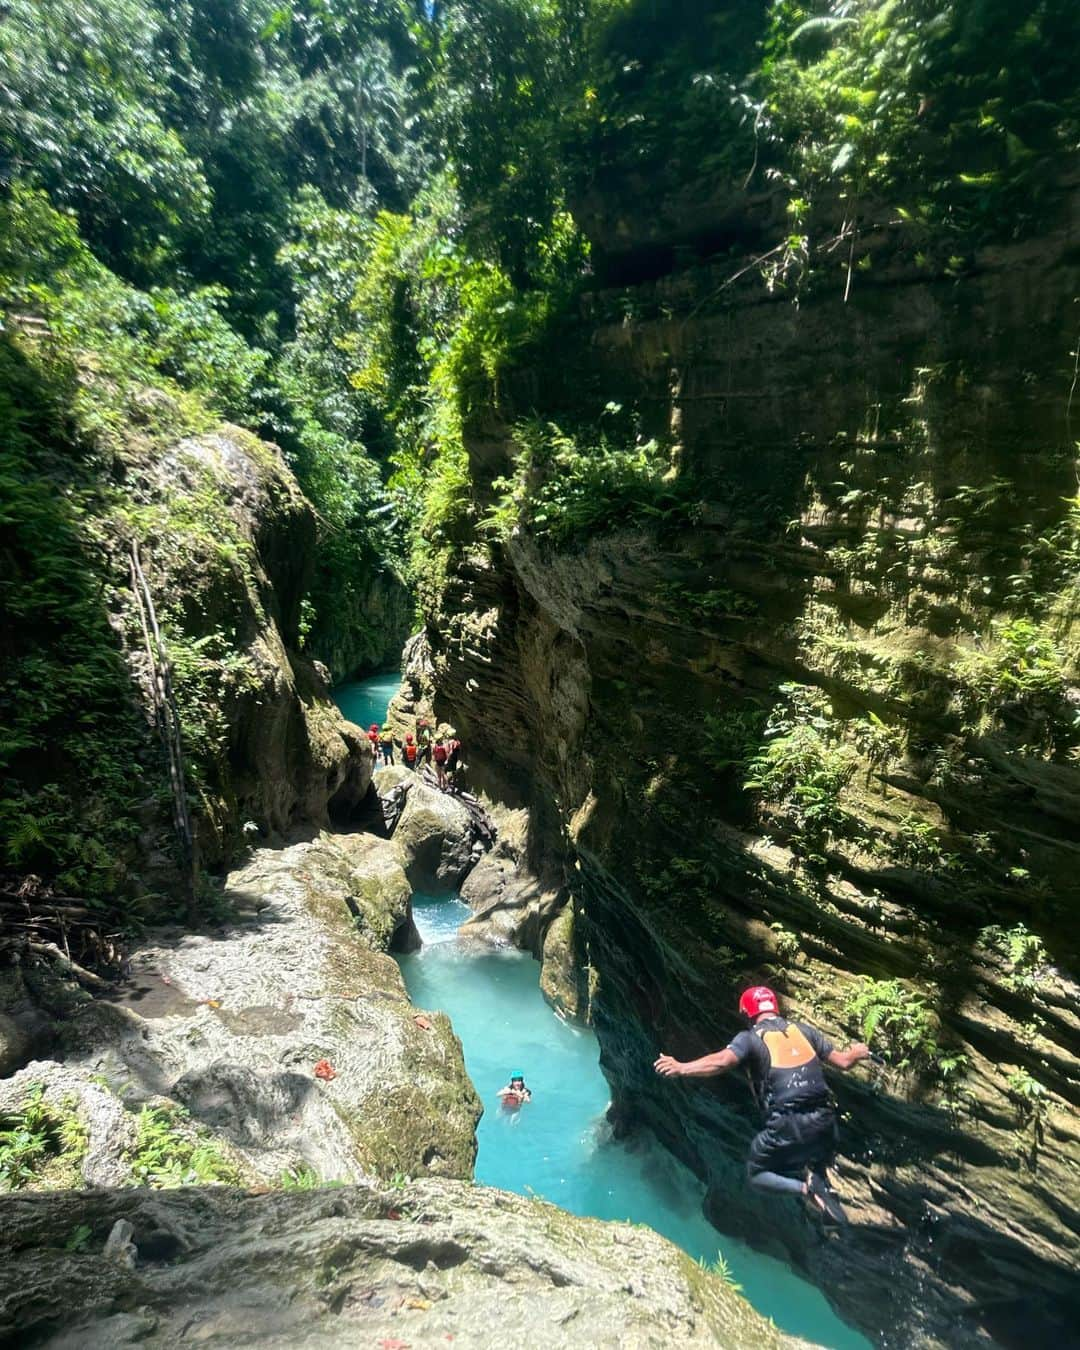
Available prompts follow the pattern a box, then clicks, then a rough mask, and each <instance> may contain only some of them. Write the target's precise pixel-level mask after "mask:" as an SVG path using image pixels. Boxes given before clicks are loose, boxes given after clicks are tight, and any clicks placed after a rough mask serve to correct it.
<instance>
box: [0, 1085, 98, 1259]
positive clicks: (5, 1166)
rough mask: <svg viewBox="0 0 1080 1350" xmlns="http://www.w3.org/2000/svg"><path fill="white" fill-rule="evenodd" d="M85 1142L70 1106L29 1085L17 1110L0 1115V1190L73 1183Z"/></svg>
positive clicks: (80, 1125)
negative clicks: (58, 1103)
mask: <svg viewBox="0 0 1080 1350" xmlns="http://www.w3.org/2000/svg"><path fill="white" fill-rule="evenodd" d="M86 1146H87V1134H86V1129H85V1127H84V1126H83V1125H82V1123H81V1121H80V1120H79V1117H78V1116H77V1114H76V1113H75V1110H74V1108H73V1107H72V1106H71V1105H70V1104H69V1103H63V1104H62V1105H60V1106H57V1105H55V1104H53V1103H51V1102H46V1101H45V1099H44V1089H43V1088H42V1086H41V1084H40V1083H36V1084H34V1085H32V1086H31V1087H30V1088H29V1090H28V1091H27V1094H26V1097H25V1098H24V1099H23V1102H22V1104H21V1106H20V1107H19V1109H18V1111H16V1112H13V1113H10V1114H7V1115H0V1192H2V1191H17V1190H22V1189H23V1188H24V1187H27V1186H34V1187H42V1186H46V1187H47V1186H50V1185H54V1186H64V1185H67V1186H71V1185H73V1184H75V1183H76V1181H77V1178H78V1167H79V1164H80V1163H81V1162H82V1159H83V1157H84V1155H85V1153H86ZM76 1232H78V1230H76Z"/></svg>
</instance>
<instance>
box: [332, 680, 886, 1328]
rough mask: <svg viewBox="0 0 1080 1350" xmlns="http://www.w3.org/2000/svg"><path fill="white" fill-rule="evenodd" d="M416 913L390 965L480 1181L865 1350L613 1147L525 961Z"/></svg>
mask: <svg viewBox="0 0 1080 1350" xmlns="http://www.w3.org/2000/svg"><path fill="white" fill-rule="evenodd" d="M398 684H399V677H398V676H397V675H396V674H387V675H376V676H374V677H373V678H372V679H368V680H355V681H352V682H350V683H348V684H342V685H339V686H338V687H337V689H335V690H334V699H335V701H336V703H337V705H338V707H339V708H340V709H341V711H342V713H343V714H344V715H345V716H346V717H347V718H348V719H349V720H350V721H351V722H355V723H356V724H357V725H358V726H362V727H365V728H366V727H368V726H370V724H371V723H372V722H378V723H379V724H380V725H381V724H382V722H383V720H384V718H385V717H386V707H387V704H388V702H389V701H390V699H391V697H392V696H393V695H394V693H395V692H396V691H397V687H398ZM413 913H414V916H415V918H416V924H417V927H418V928H419V929H420V933H421V936H422V937H423V939H424V946H423V948H422V950H421V951H419V952H416V953H414V954H412V955H410V956H402V957H399V958H398V959H399V962H400V965H401V970H402V974H403V975H404V977H405V983H406V985H407V986H408V990H409V996H410V998H411V999H412V1001H413V1002H414V1003H415V1004H416V1005H417V1006H418V1007H421V1008H428V1009H436V1008H438V1009H442V1010H443V1011H444V1012H446V1013H448V1014H449V1016H450V1018H451V1020H452V1022H453V1024H454V1030H455V1031H456V1032H457V1034H458V1036H460V1038H461V1043H462V1045H463V1046H464V1049H465V1063H466V1065H467V1067H468V1070H469V1076H470V1077H471V1078H472V1080H473V1082H474V1083H475V1084H476V1090H477V1091H478V1092H479V1093H480V1095H481V1097H482V1098H483V1101H484V1115H483V1118H482V1119H481V1121H480V1124H479V1126H478V1128H477V1137H478V1139H479V1144H480V1149H479V1153H478V1155H477V1160H476V1178H477V1180H478V1181H482V1182H485V1183H486V1184H487V1185H489V1186H499V1187H502V1188H503V1189H504V1190H508V1191H517V1192H518V1193H519V1194H521V1195H539V1196H542V1197H543V1198H544V1199H546V1200H552V1201H554V1202H555V1204H557V1205H562V1206H563V1208H564V1209H568V1210H570V1211H571V1212H572V1213H574V1214H587V1215H592V1216H594V1217H595V1218H599V1219H629V1220H631V1221H632V1222H634V1223H647V1224H648V1225H649V1226H650V1227H651V1228H655V1229H656V1231H657V1232H658V1233H662V1234H663V1235H664V1236H665V1237H667V1238H670V1239H671V1241H672V1242H675V1243H677V1244H678V1246H680V1247H682V1248H683V1250H684V1251H686V1252H689V1254H690V1255H691V1256H693V1257H694V1258H695V1259H700V1260H704V1261H706V1262H710V1263H711V1262H713V1261H715V1260H716V1258H717V1257H718V1256H720V1255H723V1257H724V1260H725V1261H726V1262H727V1264H728V1266H729V1267H730V1269H731V1271H732V1274H733V1275H734V1277H735V1279H736V1280H738V1282H739V1283H740V1284H741V1285H742V1287H743V1292H744V1293H745V1294H746V1296H747V1298H748V1299H749V1300H750V1302H751V1303H753V1305H754V1306H755V1307H756V1308H758V1309H759V1310H760V1311H761V1312H763V1313H765V1314H766V1315H767V1316H769V1317H771V1318H772V1319H773V1321H774V1322H776V1324H777V1326H779V1327H781V1328H782V1329H783V1330H784V1331H787V1332H790V1333H791V1334H792V1335H797V1336H803V1337H805V1338H806V1339H807V1340H810V1341H816V1342H817V1343H818V1344H820V1345H824V1346H829V1347H832V1348H833V1350H870V1343H869V1341H867V1340H866V1339H864V1337H862V1336H861V1335H859V1333H858V1332H855V1331H852V1330H851V1328H850V1327H847V1326H845V1325H844V1323H843V1322H841V1321H840V1320H839V1318H838V1317H837V1316H836V1314H835V1313H834V1312H833V1311H832V1309H831V1308H830V1307H829V1305H828V1303H826V1301H825V1298H824V1296H823V1295H822V1294H821V1293H820V1292H819V1291H818V1290H817V1289H815V1288H814V1287H813V1286H812V1285H810V1284H807V1283H806V1282H805V1281H804V1280H801V1279H799V1277H798V1276H797V1275H795V1274H793V1273H792V1271H790V1270H789V1269H788V1268H787V1267H786V1266H785V1265H783V1264H782V1263H781V1262H779V1261H774V1260H772V1259H771V1258H770V1257H767V1256H760V1255H759V1254H758V1253H757V1252H754V1251H751V1250H750V1248H749V1247H746V1246H744V1245H743V1244H742V1243H740V1242H735V1241H734V1240H732V1239H730V1238H722V1237H721V1235H720V1234H719V1233H718V1232H717V1231H716V1229H715V1228H713V1227H712V1225H711V1224H710V1223H708V1222H706V1220H705V1218H704V1216H703V1215H702V1213H701V1202H702V1197H703V1194H704V1191H703V1188H702V1186H701V1183H700V1182H699V1181H698V1180H697V1178H696V1177H695V1176H694V1175H693V1174H692V1173H691V1172H690V1171H689V1170H688V1169H687V1168H685V1167H683V1166H682V1164H681V1163H679V1162H678V1161H677V1160H676V1159H675V1158H673V1157H672V1156H671V1154H669V1153H668V1152H666V1150H664V1149H662V1148H660V1147H659V1145H657V1144H654V1143H648V1142H645V1141H641V1142H638V1143H636V1144H626V1143H619V1142H616V1141H615V1140H613V1139H612V1138H611V1134H610V1131H609V1130H608V1128H607V1126H606V1123H605V1121H604V1113H605V1111H606V1108H607V1104H608V1090H607V1082H606V1080H605V1078H604V1076H603V1074H602V1073H601V1072H600V1063H599V1049H598V1047H597V1044H596V1037H595V1036H594V1035H593V1033H592V1032H591V1031H587V1030H583V1029H581V1028H578V1027H572V1026H569V1025H568V1024H567V1023H565V1022H562V1021H560V1019H559V1018H557V1017H556V1016H555V1014H554V1013H553V1012H552V1011H551V1009H550V1008H549V1007H548V1005H547V1003H546V1002H545V1001H544V997H543V995H542V994H541V993H540V984H539V979H540V967H539V966H538V965H537V963H536V962H535V961H533V960H532V958H531V957H528V956H526V955H524V954H523V953H521V952H494V951H489V950H487V949H484V948H478V947H477V946H476V945H474V944H469V945H466V944H459V943H458V942H457V940H456V938H457V930H458V926H459V925H460V924H461V923H462V922H463V921H464V920H465V919H467V918H468V917H469V909H468V906H466V905H465V904H463V903H462V902H461V901H460V900H453V899H450V900H447V899H445V898H444V899H438V900H434V899H428V898H426V897H424V896H415V897H414V900H413ZM516 1069H520V1070H521V1071H522V1072H523V1073H524V1074H525V1081H526V1082H527V1083H528V1085H529V1086H530V1088H532V1091H533V1100H532V1101H531V1102H529V1103H527V1104H526V1105H524V1106H522V1107H521V1108H520V1110H518V1111H516V1112H507V1111H504V1110H502V1108H501V1107H500V1105H499V1101H498V1098H497V1097H496V1096H495V1093H496V1092H497V1091H498V1089H499V1088H500V1087H501V1086H502V1085H503V1083H505V1082H506V1080H507V1078H508V1077H509V1075H510V1073H511V1072H512V1071H514V1070H516ZM780 1203H782V1202H778V1204H780Z"/></svg>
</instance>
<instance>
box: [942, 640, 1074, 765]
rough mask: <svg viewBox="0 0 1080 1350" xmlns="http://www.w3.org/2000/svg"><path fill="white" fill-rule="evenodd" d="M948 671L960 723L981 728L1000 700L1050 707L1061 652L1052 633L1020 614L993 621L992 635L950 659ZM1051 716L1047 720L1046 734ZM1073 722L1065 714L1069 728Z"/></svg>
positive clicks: (1060, 683) (1063, 670)
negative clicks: (959, 655)
mask: <svg viewBox="0 0 1080 1350" xmlns="http://www.w3.org/2000/svg"><path fill="white" fill-rule="evenodd" d="M952 672H953V675H954V677H955V679H956V681H957V694H956V699H957V703H958V705H959V707H960V710H961V713H962V715H963V716H964V719H965V722H966V724H967V725H968V726H969V727H971V728H972V729H974V730H981V731H985V730H987V729H988V728H989V727H990V726H991V725H992V723H993V720H994V716H995V712H996V709H997V707H998V705H1000V703H1002V702H1004V701H1011V702H1021V703H1028V704H1031V703H1038V704H1039V705H1040V706H1042V707H1043V708H1045V707H1046V706H1047V705H1049V706H1050V707H1051V708H1054V709H1055V710H1056V706H1057V705H1058V704H1059V703H1060V701H1061V696H1062V695H1063V693H1064V690H1065V686H1066V683H1067V679H1068V670H1067V663H1066V657H1065V654H1064V652H1063V651H1062V649H1061V647H1060V646H1059V645H1058V643H1057V642H1056V641H1055V639H1054V637H1053V636H1052V634H1051V633H1050V632H1049V631H1048V630H1047V628H1046V627H1045V626H1044V625H1042V624H1039V623H1036V622H1034V621H1033V620H1031V619H1025V618H1014V619H1009V620H1006V621H1004V622H1001V623H995V624H994V626H993V635H992V637H991V638H990V639H989V640H987V641H986V642H985V643H984V644H983V645H982V646H981V647H980V648H978V649H977V650H972V651H968V652H966V653H965V654H964V655H963V656H962V657H960V658H959V659H958V660H957V661H956V662H954V664H953V667H952ZM1056 720H1058V719H1054V718H1051V719H1050V724H1049V725H1048V728H1047V730H1048V732H1049V733H1050V734H1052V732H1053V723H1054V722H1055V721H1056ZM1073 721H1074V719H1073V718H1072V716H1071V714H1069V715H1068V727H1069V730H1071V729H1072V724H1073ZM1068 739H1070V740H1071V739H1072V738H1071V737H1069V738H1068Z"/></svg>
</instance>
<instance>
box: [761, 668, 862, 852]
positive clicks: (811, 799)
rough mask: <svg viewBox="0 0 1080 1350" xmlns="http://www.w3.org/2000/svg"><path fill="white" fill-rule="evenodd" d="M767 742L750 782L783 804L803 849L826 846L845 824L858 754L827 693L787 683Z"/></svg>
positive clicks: (769, 725) (772, 717) (768, 728)
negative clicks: (843, 798)
mask: <svg viewBox="0 0 1080 1350" xmlns="http://www.w3.org/2000/svg"><path fill="white" fill-rule="evenodd" d="M781 694H782V695H783V701H782V702H781V703H778V704H777V706H776V708H774V710H773V711H772V713H771V714H770V715H769V720H768V723H767V725H766V728H765V743H764V745H763V746H762V747H761V749H760V750H759V752H758V754H757V755H756V756H755V757H754V758H753V759H752V760H751V761H750V764H749V766H748V767H749V776H748V777H747V779H746V782H745V786H746V787H747V788H750V789H752V790H753V791H756V792H759V793H761V795H762V796H763V797H765V798H766V799H767V800H769V801H770V802H773V803H775V804H776V805H778V806H779V807H780V808H781V809H782V810H783V811H784V813H785V815H787V816H788V817H789V818H790V820H791V823H792V828H793V832H794V838H795V841H796V842H797V843H798V844H799V846H800V847H801V848H804V849H805V848H809V847H812V846H817V845H820V844H821V843H822V842H824V841H825V840H826V839H828V838H829V837H830V836H832V835H834V834H836V833H837V832H838V831H839V830H840V829H841V828H842V827H843V825H844V821H845V812H844V811H843V808H842V807H841V805H840V794H841V793H842V791H843V789H844V787H845V786H846V784H847V783H848V781H849V780H850V779H851V776H852V774H853V773H854V772H855V768H856V765H857V759H856V756H855V753H854V751H853V750H852V749H851V747H850V746H848V745H845V744H843V743H842V741H841V739H840V735H841V728H840V727H839V726H838V725H837V723H836V722H835V721H834V719H833V714H832V707H831V705H830V704H829V702H828V700H827V699H826V698H825V696H824V695H823V694H822V693H821V692H820V691H819V690H816V689H812V688H811V687H809V686H808V685H798V684H785V685H782V686H781Z"/></svg>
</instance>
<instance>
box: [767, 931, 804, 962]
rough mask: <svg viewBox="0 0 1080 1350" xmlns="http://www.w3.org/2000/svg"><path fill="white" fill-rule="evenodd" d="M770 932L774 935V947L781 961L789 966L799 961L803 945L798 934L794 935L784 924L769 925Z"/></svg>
mask: <svg viewBox="0 0 1080 1350" xmlns="http://www.w3.org/2000/svg"><path fill="white" fill-rule="evenodd" d="M769 931H770V932H771V933H772V935H773V945H774V947H775V949H776V954H777V956H778V957H779V958H780V960H781V961H786V962H788V963H789V964H790V963H792V962H794V961H797V960H798V959H799V957H800V956H801V955H802V943H801V942H800V941H799V935H798V933H793V932H792V931H791V929H790V928H785V927H784V925H783V924H782V923H771V924H769Z"/></svg>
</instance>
